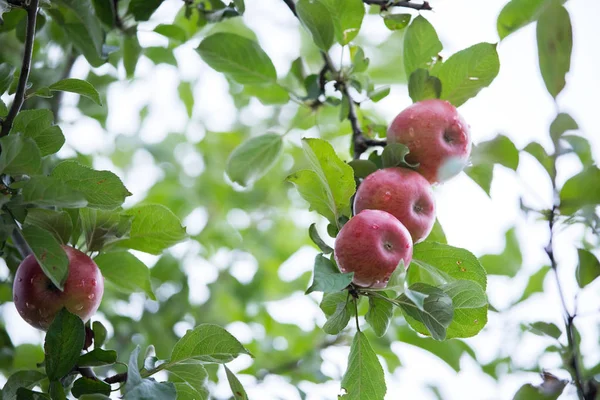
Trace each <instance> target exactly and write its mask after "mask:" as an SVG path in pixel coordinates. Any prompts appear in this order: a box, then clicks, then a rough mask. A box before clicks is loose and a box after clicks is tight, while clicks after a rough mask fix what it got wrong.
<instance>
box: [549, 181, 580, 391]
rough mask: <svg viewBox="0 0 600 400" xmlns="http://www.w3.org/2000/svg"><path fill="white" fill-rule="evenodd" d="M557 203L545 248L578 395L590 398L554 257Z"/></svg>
mask: <svg viewBox="0 0 600 400" xmlns="http://www.w3.org/2000/svg"><path fill="white" fill-rule="evenodd" d="M552 185H553V189H554V191H556V186H555V182H554V180H553V182H552ZM556 208H557V207H556V205H554V206H552V209H551V210H550V213H549V215H548V229H549V231H550V238H549V239H548V244H547V245H546V248H545V249H544V250H545V251H546V254H547V255H548V259H549V260H550V266H551V267H552V270H553V271H554V277H555V278H556V286H557V288H558V294H559V297H560V302H561V304H562V307H563V313H564V318H565V328H566V331H567V344H568V346H569V349H570V351H571V357H570V360H569V362H570V365H569V366H570V367H571V368H572V375H573V380H574V381H575V382H574V383H575V386H576V387H577V395H578V397H579V399H580V400H588V397H587V396H586V394H585V390H584V387H583V376H582V373H581V367H580V365H579V351H578V350H579V349H578V347H577V343H575V326H574V324H573V320H574V319H575V315H574V314H571V312H570V311H569V308H568V307H567V302H566V300H565V294H564V291H563V288H562V284H561V282H560V278H559V277H558V264H557V262H556V259H555V258H554V250H553V243H554V222H555V220H556V211H557V210H556Z"/></svg>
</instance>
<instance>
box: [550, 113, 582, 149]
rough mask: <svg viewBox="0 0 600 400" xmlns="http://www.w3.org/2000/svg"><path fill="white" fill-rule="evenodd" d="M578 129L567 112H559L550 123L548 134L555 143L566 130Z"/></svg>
mask: <svg viewBox="0 0 600 400" xmlns="http://www.w3.org/2000/svg"><path fill="white" fill-rule="evenodd" d="M577 129H579V125H577V122H575V120H574V119H573V117H571V116H570V115H569V114H567V113H559V114H558V115H557V116H556V118H554V121H552V124H550V136H551V137H552V140H553V141H554V142H555V143H556V142H557V141H558V139H560V138H561V136H562V135H563V134H564V133H565V132H567V131H575V130H577Z"/></svg>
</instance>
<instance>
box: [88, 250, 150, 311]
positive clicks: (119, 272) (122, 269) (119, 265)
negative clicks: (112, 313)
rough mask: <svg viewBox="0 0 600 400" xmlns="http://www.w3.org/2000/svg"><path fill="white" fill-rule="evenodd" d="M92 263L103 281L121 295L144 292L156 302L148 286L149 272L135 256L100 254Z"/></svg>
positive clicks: (112, 253)
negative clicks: (112, 286) (96, 267)
mask: <svg viewBox="0 0 600 400" xmlns="http://www.w3.org/2000/svg"><path fill="white" fill-rule="evenodd" d="M94 262H95V263H96V264H97V265H98V267H99V268H100V270H101V271H102V276H104V279H106V280H107V281H109V282H110V283H112V284H113V285H114V286H115V287H116V288H117V289H119V290H120V291H122V292H123V293H135V292H145V293H146V294H147V295H148V297H149V298H150V299H152V300H156V297H155V296H154V292H153V291H152V285H151V284H150V270H149V269H148V267H147V266H146V264H144V263H143V262H141V261H140V260H139V259H138V258H137V257H136V256H134V255H133V254H131V253H129V252H127V251H112V252H109V253H102V254H100V255H99V256H97V257H96V258H94Z"/></svg>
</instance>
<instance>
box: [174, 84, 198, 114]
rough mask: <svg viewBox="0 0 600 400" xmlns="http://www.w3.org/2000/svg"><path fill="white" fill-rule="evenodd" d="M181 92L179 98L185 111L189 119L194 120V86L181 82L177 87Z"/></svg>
mask: <svg viewBox="0 0 600 400" xmlns="http://www.w3.org/2000/svg"><path fill="white" fill-rule="evenodd" d="M177 91H178V92H179V98H180V99H181V101H182V102H183V105H185V110H186V111H187V115H188V117H189V118H192V113H193V111H194V91H193V90H192V84H191V83H190V82H185V81H181V83H179V86H178V87H177Z"/></svg>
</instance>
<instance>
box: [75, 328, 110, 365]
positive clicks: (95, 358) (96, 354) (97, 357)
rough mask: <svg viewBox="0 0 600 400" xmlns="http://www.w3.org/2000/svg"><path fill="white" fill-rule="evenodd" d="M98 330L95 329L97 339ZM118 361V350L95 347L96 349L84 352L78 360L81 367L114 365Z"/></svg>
mask: <svg viewBox="0 0 600 400" xmlns="http://www.w3.org/2000/svg"><path fill="white" fill-rule="evenodd" d="M95 335H96V330H94V339H96V336H95ZM116 362H117V352H116V351H114V350H104V349H100V348H95V349H94V350H92V351H90V352H88V353H85V354H82V355H81V356H80V357H79V361H77V365H78V366H80V367H101V366H104V365H112V364H114V363H116Z"/></svg>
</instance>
